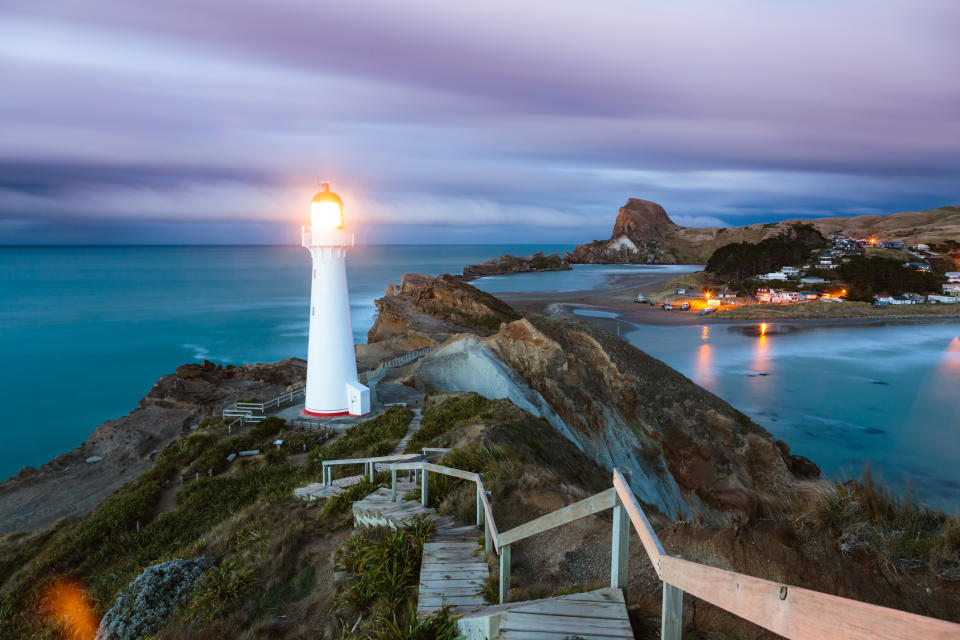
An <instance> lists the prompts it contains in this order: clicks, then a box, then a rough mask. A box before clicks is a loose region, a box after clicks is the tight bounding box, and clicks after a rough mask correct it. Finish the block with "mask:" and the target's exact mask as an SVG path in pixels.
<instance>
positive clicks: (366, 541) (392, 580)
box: [335, 519, 434, 637]
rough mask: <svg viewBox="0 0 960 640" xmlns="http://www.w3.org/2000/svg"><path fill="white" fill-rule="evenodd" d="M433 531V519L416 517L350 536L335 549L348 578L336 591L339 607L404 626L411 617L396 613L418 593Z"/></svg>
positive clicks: (337, 561)
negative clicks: (401, 617) (396, 525)
mask: <svg viewBox="0 0 960 640" xmlns="http://www.w3.org/2000/svg"><path fill="white" fill-rule="evenodd" d="M433 530H434V525H433V522H432V521H430V520H424V519H417V520H413V521H412V522H410V523H409V524H407V525H405V526H403V527H400V528H399V529H396V530H392V529H389V528H377V529H364V530H361V531H360V532H358V533H356V534H354V535H353V536H351V537H350V538H349V539H347V540H346V541H345V542H344V543H343V544H342V545H340V548H339V549H338V550H337V560H336V564H337V568H338V569H339V570H341V571H346V572H347V573H348V574H349V576H350V580H349V583H348V585H347V587H346V588H344V589H343V591H341V592H340V593H338V594H337V596H336V600H335V602H336V604H337V606H338V607H340V608H341V609H344V610H346V611H348V612H349V613H350V614H351V615H358V614H359V615H364V616H365V617H368V618H369V617H372V618H374V619H376V620H379V621H380V623H381V625H383V623H384V622H391V623H393V624H394V626H397V627H399V626H400V625H405V624H406V622H407V621H406V620H403V621H398V620H397V618H396V614H397V612H398V611H403V610H405V609H407V607H408V603H409V602H411V601H412V598H414V597H415V594H416V590H417V586H418V584H419V579H420V561H421V559H422V557H423V545H424V543H425V542H426V541H427V539H428V538H429V537H430V536H431V535H433ZM404 617H405V618H406V617H407V616H404ZM398 622H399V623H400V624H399V625H398ZM401 637H403V636H401Z"/></svg>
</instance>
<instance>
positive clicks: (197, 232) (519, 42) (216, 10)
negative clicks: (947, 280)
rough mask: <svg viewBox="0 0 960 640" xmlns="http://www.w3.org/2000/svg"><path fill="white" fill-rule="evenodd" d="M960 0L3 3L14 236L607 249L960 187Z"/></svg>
mask: <svg viewBox="0 0 960 640" xmlns="http://www.w3.org/2000/svg"><path fill="white" fill-rule="evenodd" d="M958 32H960V2H957V1H956V0H910V1H906V0H904V1H896V2H894V1H886V0H831V1H825V0H802V1H801V0H766V1H740V0H729V1H725V2H716V1H715V0H688V1H681V2H677V1H667V0H629V1H621V0H595V1H594V2H589V3H586V2H572V1H568V0H549V1H547V0H527V1H525V2H506V1H504V0H485V1H484V2H449V1H448V0H446V1H439V0H430V1H406V2H367V1H362V0H358V1H356V2H337V3H331V2H325V1H318V0H311V1H291V0H272V1H270V2H244V3H237V2H228V1H226V0H164V2H149V3H147V2H129V0H122V1H121V0H99V1H98V2H90V1H89V0H85V1H83V2H80V1H78V0H54V1H46V0H5V1H4V2H3V3H2V5H0V244H58V243H97V244H101V243H102V244H110V243H194V244H208V243H226V244H231V243H240V244H247V243H254V244H257V243H266V244H282V243H291V244H293V243H296V242H297V235H298V232H299V225H300V224H304V223H305V222H306V220H307V218H308V205H309V201H310V198H311V197H312V195H313V194H314V192H315V191H316V190H317V182H318V179H323V180H326V181H329V182H330V183H331V184H332V188H333V189H334V190H335V191H337V192H338V193H339V194H340V195H341V196H342V197H343V199H344V201H345V215H346V217H347V222H348V225H349V226H351V227H352V228H354V229H356V230H357V232H358V235H359V236H360V238H361V239H363V240H366V241H368V242H375V243H382V242H403V243H410V242H413V243H417V242H498V243H509V242H517V243H521V242H551V243H552V242H570V243H577V242H586V241H589V240H592V239H594V238H605V237H608V236H609V233H610V229H611V227H612V224H613V219H614V217H615V215H616V212H617V209H618V208H619V207H620V206H622V204H623V203H624V202H625V201H626V199H627V198H628V197H638V198H644V199H648V200H653V201H655V202H658V203H660V204H661V205H663V207H664V208H665V209H666V210H667V212H668V214H669V215H670V216H671V218H672V219H673V220H674V221H675V222H677V223H678V224H682V225H686V226H715V225H741V224H750V223H753V222H761V221H763V222H767V221H773V220H780V219H786V218H795V217H820V216H830V215H858V214H864V213H892V212H895V211H904V210H920V209H928V208H933V207H937V206H942V205H948V204H960V81H958V77H960V76H958V70H957V65H958V61H960V38H958V37H957V33H958Z"/></svg>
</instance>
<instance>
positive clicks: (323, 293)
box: [302, 182, 370, 417]
mask: <svg viewBox="0 0 960 640" xmlns="http://www.w3.org/2000/svg"><path fill="white" fill-rule="evenodd" d="M302 233H303V246H304V247H306V249H307V250H308V251H309V252H310V257H311V258H313V278H312V279H311V283H312V284H311V286H310V337H309V341H308V347H307V388H306V391H305V404H304V408H303V412H304V414H306V415H308V416H319V417H330V416H339V415H352V416H360V415H364V414H366V413H370V390H369V389H368V388H367V387H365V386H364V385H362V384H360V381H359V380H358V379H357V360H356V355H355V353H354V350H353V329H352V328H351V325H350V294H349V292H348V291H347V265H346V260H347V249H348V248H350V247H352V246H353V244H354V239H353V234H352V233H348V232H347V231H346V230H345V229H344V228H343V200H341V199H340V197H339V196H338V195H337V194H335V193H333V192H332V191H330V185H329V184H327V183H326V182H324V183H323V191H321V192H320V193H318V194H317V195H316V196H314V197H313V202H312V203H311V205H310V228H306V227H304V228H303V232H302Z"/></svg>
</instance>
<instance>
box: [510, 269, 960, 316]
mask: <svg viewBox="0 0 960 640" xmlns="http://www.w3.org/2000/svg"><path fill="white" fill-rule="evenodd" d="M675 277H676V275H675V274H671V275H669V277H667V274H657V273H648V274H617V275H615V276H612V278H611V282H610V285H609V286H608V287H606V288H603V289H593V290H581V291H564V292H551V291H525V292H503V293H492V294H491V295H494V296H496V297H498V298H500V299H501V300H503V301H504V302H506V303H507V304H509V305H510V306H512V307H513V308H515V309H517V310H518V311H523V312H529V313H540V314H544V315H548V316H549V315H559V316H563V317H577V318H580V319H584V318H585V316H582V315H579V314H574V313H573V312H572V309H574V308H583V309H595V310H597V311H605V312H610V313H616V314H617V316H618V317H617V318H616V320H620V321H626V322H630V323H633V324H638V325H655V326H692V325H703V324H712V325H719V324H727V325H737V324H755V323H758V322H766V323H776V324H791V325H801V326H804V325H805V326H830V325H839V326H843V325H856V324H893V323H897V324H899V323H904V324H910V323H917V322H960V308H958V309H957V310H956V312H955V313H945V314H917V313H913V314H911V313H909V312H908V310H907V309H906V308H905V309H904V310H903V312H902V313H901V314H897V315H893V314H882V315H868V316H863V315H851V316H835V317H815V318H793V317H784V316H780V315H769V316H768V315H763V314H758V317H754V318H725V317H723V316H722V315H721V316H719V317H718V316H717V315H716V314H711V315H708V316H701V315H699V313H697V312H695V311H680V310H674V311H663V310H661V309H660V308H659V306H651V305H649V304H643V303H636V302H634V299H635V298H636V295H637V293H639V292H641V291H646V290H649V289H651V288H653V287H655V286H657V285H662V284H665V283H667V282H669V281H670V280H672V279H674V278H675ZM807 304H809V303H807ZM833 304H840V303H833ZM958 306H960V305H958ZM567 309H571V311H567ZM604 319H605V318H597V317H593V318H590V320H591V321H593V320H604ZM607 319H608V320H614V319H613V318H607Z"/></svg>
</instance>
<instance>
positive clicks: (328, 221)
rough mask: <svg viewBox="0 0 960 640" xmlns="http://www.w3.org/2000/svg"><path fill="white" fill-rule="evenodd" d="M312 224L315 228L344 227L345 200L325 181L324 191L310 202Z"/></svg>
mask: <svg viewBox="0 0 960 640" xmlns="http://www.w3.org/2000/svg"><path fill="white" fill-rule="evenodd" d="M310 225H311V226H312V227H313V228H314V229H343V200H341V199H340V196H338V195H337V194H335V193H333V192H332V191H330V184H329V183H327V182H324V183H323V191H321V192H320V193H318V194H317V195H315V196H314V197H313V202H311V203H310Z"/></svg>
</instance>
